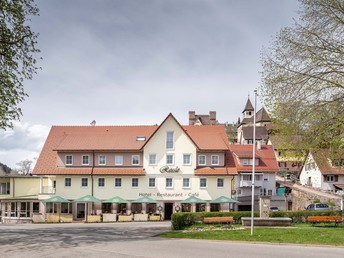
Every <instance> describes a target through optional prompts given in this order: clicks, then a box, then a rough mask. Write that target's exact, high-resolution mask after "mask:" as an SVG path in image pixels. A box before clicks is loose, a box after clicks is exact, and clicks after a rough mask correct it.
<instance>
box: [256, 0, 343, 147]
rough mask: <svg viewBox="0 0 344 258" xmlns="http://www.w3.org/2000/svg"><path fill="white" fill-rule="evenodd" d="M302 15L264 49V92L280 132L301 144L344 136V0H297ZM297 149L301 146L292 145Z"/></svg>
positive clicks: (338, 141) (337, 142)
mask: <svg viewBox="0 0 344 258" xmlns="http://www.w3.org/2000/svg"><path fill="white" fill-rule="evenodd" d="M299 1H300V4H301V8H302V9H301V11H300V12H299V14H300V18H299V20H297V21H295V22H294V24H293V26H291V27H287V28H283V29H281V30H280V32H279V33H278V34H277V36H276V38H275V40H274V41H273V43H272V44H271V46H270V47H268V48H266V49H263V51H262V67H263V71H262V84H261V87H260V96H261V97H262V101H263V103H264V105H265V106H266V107H267V109H268V111H269V115H270V116H271V117H272V118H273V121H274V122H275V125H276V129H277V132H279V133H280V135H285V136H287V138H288V137H289V138H290V136H291V135H300V136H302V137H301V138H299V139H302V140H301V141H302V143H300V142H298V144H300V145H299V146H302V147H303V148H323V147H340V146H341V145H343V140H344V134H343V133H344V126H343V121H344V112H343V110H344V81H343V80H344V2H343V0H299ZM294 147H298V146H294Z"/></svg>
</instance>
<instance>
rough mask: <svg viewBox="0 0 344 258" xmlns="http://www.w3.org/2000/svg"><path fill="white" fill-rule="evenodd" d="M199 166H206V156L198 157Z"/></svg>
mask: <svg viewBox="0 0 344 258" xmlns="http://www.w3.org/2000/svg"><path fill="white" fill-rule="evenodd" d="M198 165H200V166H205V165H206V159H205V155H199V156H198Z"/></svg>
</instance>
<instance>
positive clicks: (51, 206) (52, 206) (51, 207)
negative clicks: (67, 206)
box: [45, 202, 57, 213]
mask: <svg viewBox="0 0 344 258" xmlns="http://www.w3.org/2000/svg"><path fill="white" fill-rule="evenodd" d="M45 212H46V213H57V203H53V202H47V203H46V206H45Z"/></svg>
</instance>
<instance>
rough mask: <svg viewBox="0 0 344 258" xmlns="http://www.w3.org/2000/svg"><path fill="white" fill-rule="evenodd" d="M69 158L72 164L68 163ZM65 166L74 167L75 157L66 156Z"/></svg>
mask: <svg viewBox="0 0 344 258" xmlns="http://www.w3.org/2000/svg"><path fill="white" fill-rule="evenodd" d="M68 158H70V159H71V160H70V161H71V162H70V163H68V162H67V161H68ZM65 164H66V166H73V155H66V156H65Z"/></svg>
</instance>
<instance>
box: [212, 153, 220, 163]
mask: <svg viewBox="0 0 344 258" xmlns="http://www.w3.org/2000/svg"><path fill="white" fill-rule="evenodd" d="M211 165H219V155H212V156H211Z"/></svg>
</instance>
